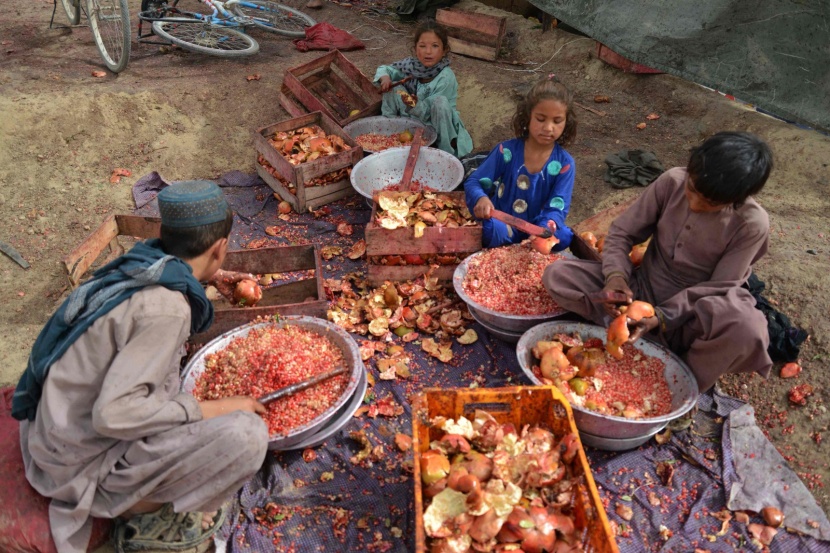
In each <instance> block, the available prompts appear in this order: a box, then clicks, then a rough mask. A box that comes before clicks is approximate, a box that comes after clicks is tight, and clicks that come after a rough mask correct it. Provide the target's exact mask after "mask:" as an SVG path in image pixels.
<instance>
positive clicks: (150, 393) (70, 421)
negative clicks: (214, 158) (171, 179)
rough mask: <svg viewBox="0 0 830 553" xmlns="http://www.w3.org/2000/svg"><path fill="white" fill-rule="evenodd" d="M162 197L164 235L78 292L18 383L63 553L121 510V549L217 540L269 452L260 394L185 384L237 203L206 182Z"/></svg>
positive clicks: (31, 449) (31, 467)
mask: <svg viewBox="0 0 830 553" xmlns="http://www.w3.org/2000/svg"><path fill="white" fill-rule="evenodd" d="M158 203H159V210H160V212H161V223H162V224H161V239H160V240H148V241H146V242H142V243H139V244H136V246H135V247H133V249H132V250H130V251H129V252H127V253H126V254H124V255H122V256H121V257H119V258H118V259H116V260H115V261H113V262H111V263H109V264H108V265H106V266H104V267H102V268H101V269H99V270H98V271H96V272H95V274H94V275H93V276H92V278H91V279H90V280H89V281H88V282H86V283H85V284H83V285H82V286H81V287H79V288H78V289H77V290H75V291H74V292H72V293H71V294H70V295H69V297H68V298H67V300H66V301H65V302H64V303H63V304H62V305H61V306H60V307H59V308H58V310H57V312H56V313H55V314H54V315H53V316H52V317H51V318H50V320H49V321H48V322H47V323H46V326H45V327H44V328H43V330H42V331H41V333H40V335H39V336H38V338H37V340H36V341H35V344H34V346H33V348H32V353H31V355H30V357H29V363H28V366H27V367H26V371H25V372H24V374H23V376H22V377H21V379H20V382H19V383H18V385H17V389H16V391H15V395H14V401H13V406H12V408H13V410H12V414H13V415H14V416H15V417H16V418H18V419H19V420H21V432H20V437H21V448H22V451H23V459H24V463H25V465H26V476H27V479H28V480H29V482H30V483H31V484H32V486H33V487H34V488H35V489H36V490H37V491H38V492H40V493H41V494H43V495H45V496H47V497H50V498H52V502H51V505H50V508H49V516H50V524H51V527H52V536H53V538H54V540H55V544H56V545H57V549H58V551H59V552H61V553H65V552H72V553H74V552H83V551H86V548H87V543H88V541H89V537H90V530H91V517H101V518H117V517H121V519H120V520H119V521H118V523H117V528H116V535H115V541H116V543H115V545H116V548H117V549H118V550H119V551H121V550H124V551H130V550H148V549H152V550H159V551H164V550H181V549H183V548H187V547H195V546H197V545H198V544H200V543H205V542H206V540H207V539H208V538H209V537H210V536H211V535H212V533H213V532H215V531H216V529H217V528H218V527H219V526H220V525H221V522H222V520H223V517H224V512H223V510H222V509H221V505H222V504H223V502H224V501H225V500H226V499H227V498H228V496H230V495H231V494H233V493H234V492H235V491H236V490H237V489H238V488H239V487H241V486H242V484H243V483H244V482H245V481H246V480H248V479H249V478H250V477H251V476H252V475H253V474H254V473H256V471H257V470H258V469H259V467H260V466H261V464H262V462H263V460H264V458H265V453H266V450H267V444H268V430H267V427H266V425H265V423H264V421H263V420H262V419H261V418H260V417H259V416H258V415H257V413H263V412H264V411H265V408H264V406H262V405H261V404H260V403H258V402H257V401H256V400H255V399H254V398H251V397H232V398H225V399H221V400H214V401H203V402H198V401H196V399H195V398H194V397H193V396H191V395H190V394H187V393H181V392H180V391H179V387H180V377H179V368H180V365H181V358H182V356H183V355H184V344H185V342H186V341H187V339H188V337H189V336H190V335H191V334H195V333H198V332H202V331H204V330H206V329H207V328H208V327H209V326H210V325H211V323H212V322H213V306H212V305H211V303H210V301H208V299H207V297H206V296H205V292H204V290H203V287H202V285H201V284H200V281H203V280H208V279H210V278H211V277H212V276H213V275H214V274H215V273H216V272H217V270H218V269H219V267H220V266H221V265H222V262H223V260H224V258H225V253H226V252H227V248H228V235H229V234H230V230H231V225H232V224H233V213H232V212H231V210H230V208H229V207H228V204H227V202H226V201H225V199H224V197H223V196H222V192H221V190H220V189H219V188H218V187H217V186H216V185H215V184H214V183H212V182H208V181H188V182H182V183H178V184H175V185H173V186H170V187H168V188H165V189H164V190H162V192H161V193H159V195H158Z"/></svg>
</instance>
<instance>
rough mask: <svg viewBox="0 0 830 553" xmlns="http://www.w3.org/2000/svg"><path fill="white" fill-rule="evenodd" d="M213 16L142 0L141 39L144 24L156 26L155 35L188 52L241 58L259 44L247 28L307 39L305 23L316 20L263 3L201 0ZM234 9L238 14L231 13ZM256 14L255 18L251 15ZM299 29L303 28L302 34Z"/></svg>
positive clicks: (278, 6) (140, 17) (257, 47)
mask: <svg viewBox="0 0 830 553" xmlns="http://www.w3.org/2000/svg"><path fill="white" fill-rule="evenodd" d="M199 2H201V3H202V4H204V5H205V6H206V7H207V8H208V9H209V10H210V13H208V14H205V13H199V12H192V11H185V10H182V9H180V8H179V7H178V0H174V2H173V3H172V4H167V3H166V2H165V1H162V2H158V0H142V6H141V13H139V39H140V40H141V39H144V38H146V37H148V36H150V35H149V34H148V35H144V34H142V23H143V22H144V21H148V22H151V23H152V34H155V35H156V36H159V37H161V38H163V39H164V40H166V41H168V42H170V43H173V44H176V45H178V46H181V47H182V48H184V49H186V50H190V51H193V52H199V53H203V54H211V55H216V56H220V57H240V56H248V55H251V54H255V53H256V52H257V51H258V50H259V44H258V43H257V41H256V40H255V39H253V38H252V37H250V36H249V35H247V34H246V33H245V32H244V29H245V27H249V26H256V27H258V28H261V29H265V30H268V31H271V32H275V33H278V34H282V35H286V36H305V31H304V26H303V24H309V25H313V24H314V23H315V21H314V20H313V19H311V18H310V17H309V16H307V15H306V14H304V13H302V12H300V11H299V10H294V9H293V8H289V7H287V6H281V5H280V4H276V3H273V2H268V1H262V0H229V1H228V2H221V1H220V0H199ZM229 9H233V10H234V11H235V12H236V14H233V13H231V12H230V11H229ZM248 13H251V14H254V15H255V17H252V16H250V15H248ZM298 28H302V29H303V31H302V33H301V34H298V33H299V31H298V30H297V29H298Z"/></svg>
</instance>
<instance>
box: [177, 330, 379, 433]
mask: <svg viewBox="0 0 830 553" xmlns="http://www.w3.org/2000/svg"><path fill="white" fill-rule="evenodd" d="M292 323H293V324H298V323H299V324H301V325H307V327H311V329H312V330H316V331H323V332H321V334H323V335H325V331H331V332H334V333H336V334H338V335H340V337H341V338H344V339H345V340H346V343H347V344H348V345H349V349H348V351H344V350H342V349H341V352H342V353H343V357H344V358H346V359H347V362H348V358H349V357H351V358H352V371H351V374H349V382H348V384H347V385H346V389H345V390H344V391H343V393H342V394H341V396H340V397H339V398H338V399H337V401H335V402H334V403H333V404H332V405H330V406H329V407H328V408H327V409H326V410H325V411H323V412H322V413H320V414H319V415H317V416H316V417H315V418H313V419H312V420H310V421H308V422H307V423H305V424H304V425H302V426H297V427H294V428H292V429H291V431H290V432H288V433H287V434H276V435H274V434H269V436H268V442H269V443H272V442H277V441H279V440H288V439H289V438H293V437H294V436H296V435H298V434H302V433H303V432H308V431H309V430H310V429H312V428H313V427H314V426H315V425H320V426H322V425H323V424H325V421H327V420H328V419H329V418H330V417H331V415H332V414H334V413H335V412H337V410H338V409H340V408H341V407H342V406H343V405H344V404H345V403H346V402H347V401H348V400H349V399H350V398H351V397H352V395H353V394H354V391H355V389H357V385H358V381H359V380H360V373H359V372H358V371H359V370H365V369H364V368H363V361H362V360H361V358H360V350H359V348H358V346H357V344H356V343H355V341H354V338H352V337H351V336H350V335H349V334H348V333H347V332H346V331H345V330H343V329H342V328H340V327H339V326H337V325H335V324H334V323H331V322H329V321H325V320H323V319H318V318H316V317H308V316H305V315H288V316H281V317H279V319H278V320H271V321H262V322H253V323H248V324H246V325H243V326H239V327H236V328H233V329H231V330H229V331H227V332H225V333H223V334H220V335H219V336H217V337H216V338H214V339H213V340H211V341H210V342H208V343H207V344H205V345H204V346H203V347H202V348H201V349H200V350H199V351H197V352H196V353H195V354H194V356H193V357H192V358H191V359H190V361H188V362H187V365H186V366H185V368H184V371H183V372H182V376H181V381H182V384H181V386H180V389H182V390H183V389H184V384H185V381H186V380H187V378H188V376H190V373H191V372H192V370H193V369H194V366H195V364H196V363H197V361H199V360H203V359H204V357H205V356H206V355H208V354H209V353H214V352H213V351H211V348H213V347H216V345H217V344H218V343H219V342H222V341H223V340H227V339H233V338H241V337H244V336H247V335H248V333H249V332H250V331H251V330H253V329H255V328H262V327H264V326H268V325H279V326H280V328H281V327H283V326H286V325H289V324H292ZM335 345H338V344H336V343H335ZM202 366H203V367H204V364H203V365H202ZM197 377H198V375H197V376H196V377H194V382H195V378H197ZM317 430H319V428H318V429H317ZM315 433H316V431H315ZM311 435H313V434H311Z"/></svg>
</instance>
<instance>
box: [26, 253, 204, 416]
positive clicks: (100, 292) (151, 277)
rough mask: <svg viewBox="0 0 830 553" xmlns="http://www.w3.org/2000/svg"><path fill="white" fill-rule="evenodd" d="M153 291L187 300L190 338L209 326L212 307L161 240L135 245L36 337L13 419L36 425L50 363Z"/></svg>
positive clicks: (186, 267)
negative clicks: (128, 303) (158, 288)
mask: <svg viewBox="0 0 830 553" xmlns="http://www.w3.org/2000/svg"><path fill="white" fill-rule="evenodd" d="M152 285H159V286H164V287H165V288H168V289H170V290H175V291H177V292H182V293H183V294H185V295H186V296H187V299H188V301H189V303H190V310H191V315H190V332H191V334H196V333H198V332H204V331H205V330H207V329H208V328H209V327H210V325H211V324H212V323H213V304H211V303H210V301H209V300H208V299H207V296H205V291H204V288H202V285H201V284H200V283H199V281H198V280H196V277H194V276H193V270H192V269H191V268H190V265H188V264H187V263H185V262H184V261H183V260H181V259H179V258H178V257H174V256H172V255H167V254H165V253H164V251H162V249H161V241H160V240H147V241H146V242H139V243H138V244H136V245H135V246H134V247H133V248H132V249H131V250H130V251H129V252H127V253H125V254H124V255H122V256H121V257H119V258H118V259H115V260H114V261H112V262H111V263H108V264H107V265H105V266H104V267H101V268H100V269H98V270H97V271H95V273H94V274H93V275H92V278H91V279H90V280H89V281H88V282H86V283H84V284H83V285H82V286H80V287H79V288H78V289H77V290H75V291H74V292H72V293H71V294H70V295H69V297H68V298H67V299H66V301H65V302H63V304H62V305H61V306H60V307H59V308H58V310H57V311H56V312H55V314H54V315H52V317H51V318H50V319H49V321H48V322H47V323H46V326H44V327H43V330H41V331H40V334H39V335H38V337H37V340H35V345H34V346H33V347H32V353H31V354H30V355H29V363H28V365H27V366H26V370H25V371H24V372H23V376H21V377H20V382H18V383H17V389H16V390H15V392H14V398H13V400H12V416H13V417H14V418H16V419H17V420H24V419H29V420H30V421H31V420H35V414H36V413H37V405H38V402H39V401H40V396H41V395H42V393H43V383H44V382H45V381H46V376H47V375H48V374H49V368H50V367H51V366H52V363H54V362H55V361H57V360H58V359H60V358H61V356H62V355H63V354H64V353H66V350H67V349H69V346H71V345H72V344H73V343H75V340H77V339H78V338H79V337H80V336H81V335H82V334H83V333H84V332H86V330H87V329H88V328H89V327H90V326H92V324H93V323H94V322H95V321H96V320H97V319H98V318H99V317H102V316H104V315H106V314H107V313H109V312H110V311H112V309H114V308H115V307H116V306H118V305H119V304H120V303H121V302H123V301H124V300H126V299H128V298H130V297H131V296H132V295H133V294H135V293H136V292H139V291H140V290H142V289H143V288H144V287H145V286H152Z"/></svg>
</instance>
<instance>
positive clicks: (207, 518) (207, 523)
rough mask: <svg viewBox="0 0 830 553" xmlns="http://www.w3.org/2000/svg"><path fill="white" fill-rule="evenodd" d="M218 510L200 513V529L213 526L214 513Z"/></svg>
mask: <svg viewBox="0 0 830 553" xmlns="http://www.w3.org/2000/svg"><path fill="white" fill-rule="evenodd" d="M218 512H219V511H213V512H210V513H202V529H203V530H208V529H209V528H212V527H213V524H214V519H215V518H216V514H217V513H218Z"/></svg>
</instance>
